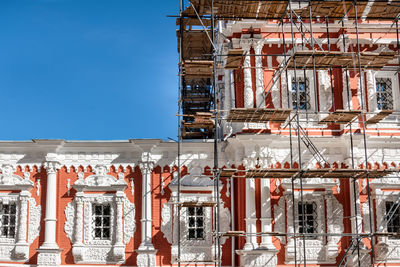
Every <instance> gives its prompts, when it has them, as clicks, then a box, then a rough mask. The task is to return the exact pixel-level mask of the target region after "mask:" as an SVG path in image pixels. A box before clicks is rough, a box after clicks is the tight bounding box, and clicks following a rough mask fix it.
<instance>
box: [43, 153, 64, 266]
mask: <svg viewBox="0 0 400 267" xmlns="http://www.w3.org/2000/svg"><path fill="white" fill-rule="evenodd" d="M59 167H60V164H59V163H58V162H57V161H55V160H54V158H53V157H51V156H47V157H46V162H45V168H46V171H47V188H46V211H45V214H46V217H45V219H44V221H45V236H44V242H43V244H42V245H41V246H40V248H39V249H38V250H37V251H38V252H39V254H38V266H42V265H43V266H57V265H60V264H61V258H60V253H61V250H60V249H59V247H58V245H57V243H56V234H57V233H56V226H57V171H58V169H59Z"/></svg>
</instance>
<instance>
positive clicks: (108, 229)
mask: <svg viewBox="0 0 400 267" xmlns="http://www.w3.org/2000/svg"><path fill="white" fill-rule="evenodd" d="M103 237H104V238H109V237H110V228H104V229H103Z"/></svg>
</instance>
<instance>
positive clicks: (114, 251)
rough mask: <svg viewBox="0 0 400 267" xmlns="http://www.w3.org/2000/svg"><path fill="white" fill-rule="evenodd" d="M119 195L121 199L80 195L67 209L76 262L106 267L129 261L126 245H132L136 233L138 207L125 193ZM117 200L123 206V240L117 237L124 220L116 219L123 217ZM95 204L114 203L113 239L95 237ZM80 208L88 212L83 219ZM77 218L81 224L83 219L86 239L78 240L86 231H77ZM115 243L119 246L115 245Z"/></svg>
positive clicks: (65, 228)
mask: <svg viewBox="0 0 400 267" xmlns="http://www.w3.org/2000/svg"><path fill="white" fill-rule="evenodd" d="M117 194H119V195H121V196H118V197H116V196H114V194H107V195H93V194H84V193H80V195H79V196H78V195H77V196H76V197H75V199H74V200H73V201H72V202H70V203H68V205H67V207H66V209H65V217H66V222H65V225H64V231H65V233H66V234H67V236H68V238H69V239H70V240H71V243H73V250H72V252H73V255H74V260H75V262H76V263H102V264H104V263H121V262H124V261H125V245H126V244H128V243H129V242H130V240H131V239H132V238H133V235H134V233H135V231H136V223H135V205H134V204H133V203H131V202H130V201H129V200H128V198H127V197H126V196H125V194H124V193H123V192H117ZM117 200H118V201H122V203H123V216H124V221H123V225H124V228H123V237H122V236H121V237H120V238H116V232H117V229H116V227H117V225H121V224H122V218H116V217H115V216H117V215H118V216H122V214H120V213H119V212H117V204H116V202H117ZM94 203H100V204H101V203H110V206H111V224H110V226H111V228H110V235H111V238H110V240H96V239H93V237H92V205H93V204H94ZM82 204H83V205H82ZM77 207H80V208H81V209H83V210H84V212H83V214H84V216H83V219H79V218H80V217H81V216H82V211H81V212H79V211H78V210H77ZM76 218H78V219H79V220H80V221H82V220H83V226H82V227H83V230H84V239H83V240H77V238H76V236H82V228H81V230H79V229H76V226H77V225H79V224H80V223H79V222H77V221H76ZM118 220H120V221H121V222H120V224H118ZM74 227H75V228H74ZM78 228H79V227H78ZM76 232H77V233H76ZM74 233H75V235H74ZM119 234H120V233H119ZM122 239H123V240H124V242H123V243H121V240H122ZM114 242H116V243H115V244H114ZM118 242H119V243H118ZM117 243H118V244H117Z"/></svg>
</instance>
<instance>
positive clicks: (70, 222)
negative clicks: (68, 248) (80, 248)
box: [64, 202, 75, 243]
mask: <svg viewBox="0 0 400 267" xmlns="http://www.w3.org/2000/svg"><path fill="white" fill-rule="evenodd" d="M64 212H65V218H66V221H65V224H64V231H65V233H66V234H67V237H68V238H69V240H71V242H72V243H73V242H74V239H73V232H74V222H75V208H74V202H69V203H68V204H67V207H66V208H65V210H64Z"/></svg>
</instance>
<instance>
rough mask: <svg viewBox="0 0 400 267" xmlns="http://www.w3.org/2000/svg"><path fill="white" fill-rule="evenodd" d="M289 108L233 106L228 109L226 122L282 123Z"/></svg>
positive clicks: (288, 113) (286, 116) (289, 110)
mask: <svg viewBox="0 0 400 267" xmlns="http://www.w3.org/2000/svg"><path fill="white" fill-rule="evenodd" d="M290 112H291V109H267V108H234V109H231V110H230V111H229V115H228V118H227V121H228V122H254V123H267V122H276V123H283V122H285V121H286V119H287V118H288V117H289V115H290Z"/></svg>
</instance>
